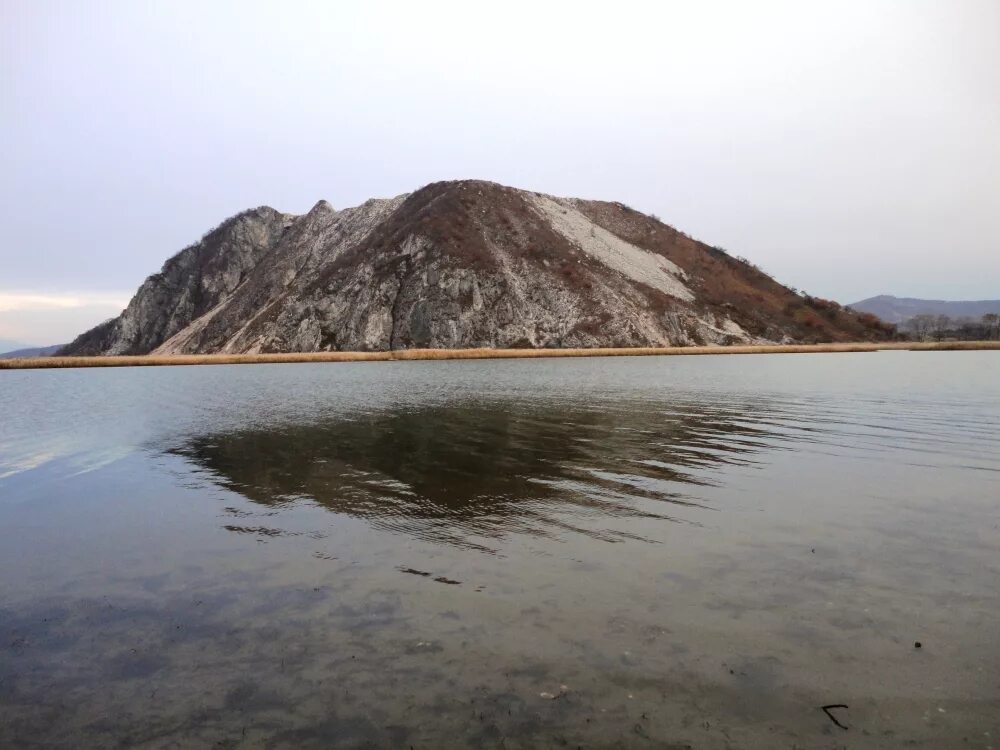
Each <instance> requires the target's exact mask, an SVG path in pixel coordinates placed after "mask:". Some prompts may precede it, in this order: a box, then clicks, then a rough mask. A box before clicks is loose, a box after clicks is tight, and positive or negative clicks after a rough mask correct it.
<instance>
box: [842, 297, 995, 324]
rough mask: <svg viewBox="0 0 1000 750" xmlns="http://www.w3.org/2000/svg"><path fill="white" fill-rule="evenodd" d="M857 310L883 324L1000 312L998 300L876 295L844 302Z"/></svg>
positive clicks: (970, 316) (979, 315) (975, 316)
mask: <svg viewBox="0 0 1000 750" xmlns="http://www.w3.org/2000/svg"><path fill="white" fill-rule="evenodd" d="M848 307H850V308H851V309H853V310H857V311H858V312H866V313H871V314H872V315H877V316H878V317H880V318H881V319H882V320H884V321H886V322H887V323H897V324H898V323H902V322H903V321H904V320H909V319H910V318H912V317H913V316H914V315H947V316H948V317H949V318H956V319H957V318H976V319H978V318H981V317H982V316H983V315H986V314H987V313H1000V299H984V300H974V301H949V300H940V299H915V298H913V297H893V296H892V295H891V294H880V295H879V296H878V297H869V298H868V299H863V300H861V301H860V302H854V303H852V304H850V305H848Z"/></svg>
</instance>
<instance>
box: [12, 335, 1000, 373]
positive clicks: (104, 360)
mask: <svg viewBox="0 0 1000 750" xmlns="http://www.w3.org/2000/svg"><path fill="white" fill-rule="evenodd" d="M900 350H902V351H982V350H1000V341H940V342H937V341H935V342H919V341H894V342H883V343H871V342H858V343H844V344H768V345H740V346H666V347H634V348H601V349H396V350H393V351H382V352H288V353H283V354H169V355H167V354H165V355H153V354H138V355H124V356H93V357H30V358H24V359H0V370H37V369H65V368H77V367H171V366H173V367H176V366H184V365H240V364H289V363H295V362H395V361H405V360H445V359H536V358H549V357H651V356H695V355H714V354H817V353H837V352H876V351H900Z"/></svg>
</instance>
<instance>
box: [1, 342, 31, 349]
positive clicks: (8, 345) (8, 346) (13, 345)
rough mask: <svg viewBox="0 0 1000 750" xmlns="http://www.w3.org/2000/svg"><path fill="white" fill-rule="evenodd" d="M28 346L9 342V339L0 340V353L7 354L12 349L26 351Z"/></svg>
mask: <svg viewBox="0 0 1000 750" xmlns="http://www.w3.org/2000/svg"><path fill="white" fill-rule="evenodd" d="M29 346H30V344H24V343H21V342H20V341H11V340H10V339H0V352H9V351H13V350H14V349H27V348H28V347H29Z"/></svg>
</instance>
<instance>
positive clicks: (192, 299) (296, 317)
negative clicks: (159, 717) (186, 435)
mask: <svg viewBox="0 0 1000 750" xmlns="http://www.w3.org/2000/svg"><path fill="white" fill-rule="evenodd" d="M887 333H888V329H886V328H885V327H881V326H880V325H879V324H877V323H873V322H872V321H871V320H870V319H862V318H861V317H860V316H858V315H856V314H854V313H852V312H851V311H849V310H844V309H841V308H840V307H839V305H836V304H835V303H829V302H825V301H823V300H815V299H813V298H808V297H803V296H800V295H798V294H797V293H795V292H794V291H792V290H791V289H788V288H787V287H784V286H782V285H781V284H779V283H778V282H776V281H774V280H773V279H772V278H770V277H769V276H767V275H766V274H764V273H763V272H761V271H759V270H758V269H756V268H754V267H753V266H751V265H750V264H748V263H747V262H745V261H742V260H739V259H736V258H733V257H731V256H730V255H728V254H727V253H726V252H724V251H722V250H720V249H719V248H712V247H709V246H707V245H704V244H702V243H699V242H696V241H695V240H692V239H691V238H689V237H687V236H686V235H684V234H682V233H681V232H678V231H677V230H675V229H673V228H672V227H669V226H667V225H665V224H663V223H661V222H660V221H659V220H657V219H655V218H653V217H649V216H645V215H643V214H641V213H639V212H637V211H634V210H632V209H630V208H628V207H626V206H624V205H621V204H618V203H605V202H600V201H584V200H577V199H565V198H556V197H553V196H548V195H541V194H538V193H531V192H527V191H521V190H515V189H513V188H508V187H503V186H501V185H497V184H494V183H488V182H481V181H461V182H443V183H435V184H432V185H428V186H426V187H424V188H422V189H420V190H418V191H416V192H414V193H411V194H407V195H402V196H398V197H396V198H391V199H387V200H370V201H368V202H366V203H364V204H362V205H360V206H357V207H355V208H347V209H344V210H341V211H337V210H335V209H334V208H333V207H332V206H330V205H329V204H328V203H327V202H326V201H320V202H319V203H317V204H316V205H315V206H314V207H313V208H312V210H310V211H309V212H308V213H307V214H304V215H301V216H294V215H290V214H283V213H280V212H278V211H275V210H274V209H271V208H267V207H261V208H256V209H253V210H250V211H246V212H244V213H242V214H239V215H237V216H235V217H233V218H231V219H229V220H227V221H225V222H223V223H222V224H221V225H220V226H219V227H218V228H216V229H214V230H213V231H211V232H209V233H208V234H206V235H205V237H203V238H202V240H201V241H200V242H198V243H197V244H195V245H192V246H191V247H188V248H186V249H185V250H182V251H181V252H180V253H178V254H177V255H175V256H174V257H173V258H171V259H170V260H168V261H167V262H166V264H164V266H163V269H162V270H161V271H160V273H158V274H154V275H153V276H150V277H149V278H148V279H147V280H146V281H145V283H143V285H142V286H141V287H140V288H139V291H138V292H137V293H136V295H135V297H133V299H132V301H131V302H130V303H129V306H128V307H127V308H126V309H125V311H124V312H122V314H121V315H120V316H119V317H117V318H115V319H114V320H111V321H108V322H107V323H104V324H102V325H100V326H98V327H97V328H94V329H93V330H91V331H88V332H87V333H85V334H83V335H82V336H80V337H79V338H77V339H76V340H75V341H74V342H73V343H71V344H69V345H68V346H67V347H65V349H64V350H63V352H62V353H64V354H75V355H96V354H143V353H150V352H155V353H158V354H168V353H209V352H286V351H328V350H384V349H400V348H410V347H442V348H460V347H596V346H656V345H668V344H672V345H684V344H707V343H712V344H727V343H753V342H776V341H821V340H861V339H871V338H881V337H885V336H886V335H887Z"/></svg>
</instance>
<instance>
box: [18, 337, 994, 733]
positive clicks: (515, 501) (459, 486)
mask: <svg viewBox="0 0 1000 750" xmlns="http://www.w3.org/2000/svg"><path fill="white" fill-rule="evenodd" d="M928 356H929V357H934V356H941V355H914V354H906V355H876V356H872V355H859V357H858V358H857V359H855V361H854V362H853V363H852V368H851V369H850V370H849V371H846V372H845V371H843V370H839V369H838V370H837V371H835V372H830V371H829V370H827V369H825V368H827V367H829V366H831V364H832V363H830V362H829V360H827V361H826V362H822V363H821V362H817V361H816V358H813V359H809V358H806V361H802V360H800V359H799V358H797V357H795V355H789V357H788V358H778V359H781V360H782V363H792V364H791V365H788V364H783V365H782V366H781V367H775V366H772V365H768V364H767V363H766V362H761V361H760V360H758V359H756V358H754V357H747V358H743V361H742V362H741V364H740V367H739V368H738V369H732V368H730V367H729V366H727V365H720V364H711V365H709V366H708V367H707V368H706V366H705V365H704V364H703V362H702V361H700V362H697V363H694V362H691V363H690V364H687V363H679V364H671V365H670V366H669V367H667V368H666V369H664V367H663V366H662V365H660V364H659V363H650V364H645V363H636V362H631V363H623V362H622V361H614V362H601V361H600V360H592V361H581V362H557V363H528V364H530V366H531V367H533V368H534V369H530V370H525V369H523V368H524V367H525V363H501V365H500V366H499V367H498V366H497V365H495V364H490V365H488V366H487V365H486V364H485V363H434V364H431V363H428V364H423V363H412V364H411V363H407V364H406V365H404V366H398V365H397V366H387V367H386V369H385V370H379V371H375V377H374V378H373V375H372V372H373V371H372V369H370V368H372V367H381V365H378V366H375V365H366V366H362V367H364V368H365V369H358V370H357V371H354V372H353V373H352V371H351V370H350V369H348V370H347V374H346V375H344V374H342V373H343V372H344V371H343V370H341V371H340V373H338V374H331V371H330V370H329V369H324V368H323V367H322V366H318V367H315V368H314V367H312V366H306V365H300V366H295V367H292V368H284V367H283V366H269V367H267V368H260V370H261V371H259V372H254V368H252V367H241V368H239V371H240V374H238V375H230V376H216V375H214V373H222V372H223V371H225V370H227V369H228V368H225V367H220V368H200V369H199V368H191V369H188V368H178V369H176V370H173V369H172V370H170V371H169V372H168V371H159V372H158V373H156V374H155V375H154V374H152V373H151V371H144V372H134V371H133V372H132V373H128V372H125V371H122V372H80V373H58V372H53V373H25V375H32V376H33V377H34V378H35V379H32V380H27V379H26V380H25V381H23V382H19V383H18V384H16V385H15V387H16V388H21V391H20V393H19V394H17V396H16V397H14V396H11V397H10V399H9V401H8V402H7V403H5V404H3V407H4V408H5V409H6V410H7V412H6V413H9V414H14V415H15V419H14V420H13V421H8V422H7V423H6V424H5V426H4V427H3V428H2V429H3V430H4V431H5V432H0V456H2V457H3V459H2V460H0V469H4V467H5V466H6V470H5V471H4V470H0V475H5V477H4V478H3V479H0V498H2V500H0V529H2V531H3V545H2V547H0V571H2V573H0V591H2V594H3V596H2V599H0V637H2V639H3V640H2V641H0V647H2V650H0V746H4V747H8V746H9V747H18V748H20V747H46V748H49V747H65V748H81V747H83V748H90V747H94V748H98V747H141V748H174V747H177V748H189V747H196V748H197V747H206V748H210V747H267V748H293V747H294V748H312V747H316V748H319V747H323V748H328V747H404V748H405V747H411V746H412V747H414V748H420V747H425V748H426V747H433V748H437V747H484V748H532V747H676V748H683V747H692V748H839V747H844V748H848V747H849V748H884V747H922V748H949V747H978V748H991V747H993V746H994V745H995V738H997V737H998V736H1000V735H998V732H1000V710H998V707H1000V643H998V638H997V628H996V622H997V621H998V620H997V617H998V615H1000V593H998V591H997V590H996V587H995V582H996V580H998V579H997V574H998V573H1000V570H998V567H997V566H998V560H1000V557H998V555H997V552H998V547H1000V544H998V530H997V523H998V518H997V503H996V498H997V497H998V493H997V492H996V490H997V488H998V482H997V476H998V475H1000V471H998V470H1000V466H998V464H997V456H998V455H1000V452H998V451H997V447H998V438H997V435H996V431H995V425H996V421H995V419H996V415H997V414H998V413H1000V410H998V406H1000V404H998V398H997V394H996V393H995V392H994V391H993V390H991V386H990V385H989V384H990V382H995V381H991V380H990V378H991V377H993V376H995V374H996V364H995V363H993V361H992V360H988V359H983V357H984V356H986V357H988V356H991V355H990V354H988V353H983V354H970V355H966V354H963V355H961V356H963V357H964V356H974V357H979V358H980V359H978V360H976V362H974V363H970V367H969V374H968V376H967V377H966V379H965V380H964V382H963V385H962V388H961V389H955V388H952V387H951V386H950V383H951V382H952V381H951V378H952V377H953V373H952V371H951V370H948V369H945V370H938V369H936V368H937V367H938V365H939V362H935V361H929V360H927V359H918V360H916V362H917V363H919V364H921V367H920V368H914V367H913V366H912V365H913V363H914V360H913V359H909V360H900V359H898V357H928ZM948 356H956V355H948ZM885 357H890V358H889V359H885ZM892 357H897V359H892ZM843 358H853V355H843ZM762 359H767V358H762ZM773 359H775V358H772V361H773ZM838 359H840V358H838ZM753 362H757V364H753V365H752V366H749V365H748V364H747V363H753ZM748 366H749V367H750V369H749V370H748V369H747V367H748ZM346 367H347V366H345V368H346ZM991 367H992V368H993V370H991V369H990V368H991ZM282 370H284V372H281V371H282ZM161 373H162V374H161ZM279 373H280V375H279ZM776 373H781V380H780V381H779V380H778V379H777V378H776ZM901 373H910V374H909V375H908V376H907V377H910V378H911V379H912V380H913V382H911V383H910V384H909V386H908V387H907V388H903V389H900V388H899V387H898V386H899V382H900V378H901V377H903V376H902V375H901ZM913 373H915V374H913ZM976 373H979V375H978V376H977V375H976ZM67 376H72V377H69V378H67ZM108 376H112V377H111V378H110V379H107V377H108ZM137 376H140V377H138V378H137ZM980 376H981V377H982V381H981V383H980V381H979V380H977V377H980ZM46 378H48V379H46ZM150 378H151V379H150ZM893 380H894V382H895V384H896V386H897V387H895V388H892V389H887V388H886V387H885V386H884V385H878V384H885V383H887V382H888V381H893ZM776 382H780V383H781V386H780V387H777V386H775V383H776ZM977 383H980V385H979V386H977ZM109 390H111V391H113V392H114V393H115V394H116V395H117V397H118V398H117V403H115V404H114V406H113V407H111V408H106V409H105V411H104V412H102V411H101V407H100V404H102V403H106V399H105V400H102V399H103V398H104V395H105V394H106V393H107V392H108V391H109ZM4 393H5V395H6V394H10V393H11V391H5V392H4ZM38 394H42V395H41V396H39V395H38ZM58 394H64V395H63V396H62V399H63V400H62V401H61V402H60V401H59V398H60V396H59V395H58ZM65 394H72V396H73V398H72V399H70V398H67V397H66V395H65ZM42 396H44V397H45V398H46V399H48V401H46V403H47V404H49V405H48V406H46V409H43V410H39V409H38V408H34V409H33V408H32V401H31V400H32V397H37V398H42ZM167 397H168V398H169V403H170V404H171V407H170V408H169V409H165V408H161V407H157V406H156V404H160V403H164V399H165V398H167ZM55 406H58V407H59V414H58V415H56V414H53V416H52V418H51V420H48V419H46V418H45V416H44V415H45V414H47V413H48V411H47V409H52V410H55ZM40 414H41V415H42V418H41V419H39V415H40ZM19 415H20V416H19ZM137 415H142V416H141V417H139V416H137ZM4 446H5V447H4ZM3 461H6V464H4V463H3ZM918 641H919V642H920V644H921V647H920V648H916V647H915V643H916V642H918ZM829 705H845V706H846V708H832V709H829V711H830V714H827V713H826V712H824V711H823V709H822V707H823V706H829ZM831 715H832V717H831ZM834 719H836V720H837V722H839V724H838V723H836V722H834ZM844 727H846V728H844Z"/></svg>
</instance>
